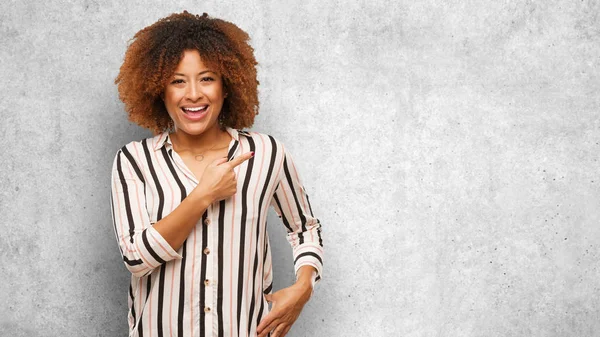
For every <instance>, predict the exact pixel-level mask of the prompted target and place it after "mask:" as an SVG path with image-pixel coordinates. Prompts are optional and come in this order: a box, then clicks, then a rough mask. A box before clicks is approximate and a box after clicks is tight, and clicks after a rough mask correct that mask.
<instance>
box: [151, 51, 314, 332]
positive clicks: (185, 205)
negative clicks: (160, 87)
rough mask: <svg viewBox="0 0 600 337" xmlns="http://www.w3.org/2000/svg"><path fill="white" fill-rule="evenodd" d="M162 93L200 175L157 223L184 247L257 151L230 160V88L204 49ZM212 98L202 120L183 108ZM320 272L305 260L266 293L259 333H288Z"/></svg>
mask: <svg viewBox="0 0 600 337" xmlns="http://www.w3.org/2000/svg"><path fill="white" fill-rule="evenodd" d="M161 97H162V99H163V101H164V102H165V107H166V109H167V111H168V113H169V116H170V117H171V119H172V120H173V122H174V124H175V132H174V133H172V134H171V135H170V137H171V141H172V143H173V148H174V150H175V152H177V154H179V156H180V157H181V158H182V160H183V161H184V163H185V164H186V165H187V166H188V168H189V169H190V170H191V171H192V172H193V173H194V175H195V176H196V178H197V180H198V185H197V186H196V187H195V188H194V190H193V191H192V192H191V193H190V195H188V197H187V198H185V199H184V200H183V201H182V202H181V204H180V205H179V206H178V207H177V208H176V209H175V210H174V211H173V212H171V213H170V214H169V215H167V216H166V217H164V218H163V219H161V220H160V221H158V222H157V223H155V224H154V228H155V229H156V230H157V231H158V232H159V233H160V234H161V235H162V236H163V238H164V239H165V240H166V241H167V242H168V243H169V244H170V245H171V247H173V249H174V250H178V249H179V248H180V247H181V245H182V244H183V242H184V241H185V240H186V238H187V237H188V235H189V234H190V232H191V230H192V229H193V228H194V227H195V225H196V223H197V222H198V220H199V219H200V217H201V216H202V214H204V212H205V211H206V209H207V208H208V207H209V206H210V205H211V204H212V203H214V202H217V201H220V200H224V199H226V198H229V197H230V196H232V195H234V194H235V193H236V191H237V188H236V186H237V179H236V174H235V171H234V169H235V168H236V167H237V166H238V165H240V164H241V163H243V162H244V161H246V160H248V159H250V158H251V157H252V156H253V155H254V153H251V152H248V153H243V154H241V155H239V156H237V157H236V158H234V159H233V160H231V161H229V162H227V156H226V155H227V153H226V151H227V147H228V146H227V145H228V144H229V142H231V136H230V135H229V133H227V131H225V130H222V129H221V128H220V126H219V123H218V117H219V113H220V112H221V108H222V106H223V101H224V100H225V98H226V97H227V93H226V92H225V91H224V87H223V79H222V77H221V75H220V74H218V73H217V72H215V71H213V70H211V69H209V68H208V67H206V66H205V65H204V63H203V62H202V59H201V57H200V54H199V53H198V51H196V50H186V51H185V52H184V54H183V57H182V59H181V61H180V62H179V64H178V65H177V68H176V69H175V71H174V74H173V76H172V77H171V79H170V80H169V82H168V83H167V84H166V86H165V89H164V93H163V94H162V95H161ZM206 104H208V110H207V112H206V115H205V116H204V117H203V118H202V119H200V120H196V121H192V120H189V119H188V118H186V116H185V112H184V111H183V110H182V108H185V107H197V106H201V105H206ZM199 153H202V154H203V155H204V159H203V160H202V161H197V160H195V159H194V157H195V156H196V155H197V154H199ZM315 273H316V269H315V268H314V267H312V266H302V267H301V268H300V269H299V270H298V273H297V280H296V282H295V283H294V284H293V285H292V286H290V287H287V288H284V289H281V290H279V291H277V292H275V293H273V294H271V295H267V296H266V299H267V301H269V302H271V303H272V308H271V311H270V312H269V313H268V314H267V315H266V316H265V317H264V318H263V319H262V320H261V322H260V324H259V325H258V328H257V330H258V336H259V337H264V336H266V335H267V334H268V333H269V332H271V331H272V332H273V334H272V335H271V336H272V337H284V336H285V335H286V334H287V332H288V331H289V330H290V328H291V327H292V324H294V322H295V321H296V319H298V316H300V312H301V311H302V308H303V307H304V305H305V304H306V302H308V300H309V299H310V296H311V294H312V278H313V277H314V275H315Z"/></svg>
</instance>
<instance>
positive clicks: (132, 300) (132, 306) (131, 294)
mask: <svg viewBox="0 0 600 337" xmlns="http://www.w3.org/2000/svg"><path fill="white" fill-rule="evenodd" d="M129 298H130V299H131V308H130V309H131V317H132V318H133V322H134V323H133V324H136V323H135V309H134V307H135V298H134V297H133V288H131V282H129Z"/></svg>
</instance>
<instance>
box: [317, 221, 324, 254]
mask: <svg viewBox="0 0 600 337" xmlns="http://www.w3.org/2000/svg"><path fill="white" fill-rule="evenodd" d="M317 223H318V224H319V228H317V235H318V236H319V246H321V247H323V238H322V237H321V223H320V222H319V219H317Z"/></svg>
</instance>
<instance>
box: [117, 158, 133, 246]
mask: <svg viewBox="0 0 600 337" xmlns="http://www.w3.org/2000/svg"><path fill="white" fill-rule="evenodd" d="M117 172H118V173H119V180H120V181H121V187H122V188H123V198H124V200H123V202H124V203H125V213H126V214H127V222H128V223H129V241H130V242H131V243H133V235H134V234H135V224H134V223H133V215H132V214H131V205H130V204H129V188H128V187H127V183H126V182H125V176H124V175H123V169H122V168H121V156H120V155H118V156H117Z"/></svg>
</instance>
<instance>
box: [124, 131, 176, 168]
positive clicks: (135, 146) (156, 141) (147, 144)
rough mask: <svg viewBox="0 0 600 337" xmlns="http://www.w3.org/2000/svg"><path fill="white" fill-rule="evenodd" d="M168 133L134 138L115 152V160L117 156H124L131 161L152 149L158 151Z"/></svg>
mask: <svg viewBox="0 0 600 337" xmlns="http://www.w3.org/2000/svg"><path fill="white" fill-rule="evenodd" d="M167 136H168V133H167V132H163V133H159V134H157V135H155V136H151V137H147V138H143V139H139V140H132V141H130V142H129V143H127V144H125V145H123V146H121V147H119V148H118V149H117V151H116V154H115V161H116V160H117V157H119V156H124V157H127V159H129V160H130V161H132V160H135V161H137V160H139V159H140V158H141V157H142V156H144V155H145V154H147V153H151V152H152V151H156V150H158V149H160V148H161V147H162V145H163V144H164V142H165V141H166V140H167Z"/></svg>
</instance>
